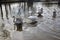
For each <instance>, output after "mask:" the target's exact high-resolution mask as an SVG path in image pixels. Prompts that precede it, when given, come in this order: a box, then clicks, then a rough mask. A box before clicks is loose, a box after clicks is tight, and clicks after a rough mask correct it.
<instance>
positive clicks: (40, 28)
mask: <svg viewBox="0 0 60 40" xmlns="http://www.w3.org/2000/svg"><path fill="white" fill-rule="evenodd" d="M17 6H18V5H17ZM17 6H16V5H15V6H14V7H15V9H14V10H13V8H14V7H13V6H12V10H11V14H10V15H9V20H7V19H6V17H5V15H6V14H5V13H4V20H2V19H1V16H0V30H2V29H1V28H2V27H1V25H2V23H4V26H6V27H7V28H6V29H8V30H10V32H11V36H14V37H16V40H17V38H18V39H19V37H20V38H21V37H22V38H23V39H21V40H60V8H59V7H58V5H57V4H50V6H46V5H45V4H43V3H40V2H36V3H34V5H33V7H34V8H35V9H36V10H35V11H36V12H35V14H37V12H38V10H39V9H40V8H41V7H43V11H44V12H43V14H42V15H43V17H42V18H40V17H38V18H37V21H38V23H37V25H36V26H34V27H32V25H30V24H27V23H24V24H23V31H21V34H19V33H20V32H18V31H15V30H14V23H13V18H12V16H13V15H14V16H16V15H17V12H15V11H17V10H18V9H19V8H17ZM3 7H4V6H3ZM54 9H56V10H57V16H56V18H53V17H52V16H53V10H54ZM25 10H26V11H25V14H26V16H27V17H28V11H27V8H26V9H25ZM4 12H5V11H4ZM14 12H15V13H14ZM25 14H24V11H23V9H22V8H21V16H23V18H24V19H25V18H26V17H24V15H25ZM1 33H2V31H1ZM12 34H14V35H12ZM15 34H16V35H17V36H15ZM1 35H2V34H1ZM18 35H19V36H18ZM0 37H1V38H0V39H1V40H4V39H3V38H4V37H2V36H0ZM14 37H12V38H14ZM14 39H15V38H14ZM6 40H7V39H6ZM8 40H10V39H8Z"/></svg>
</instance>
